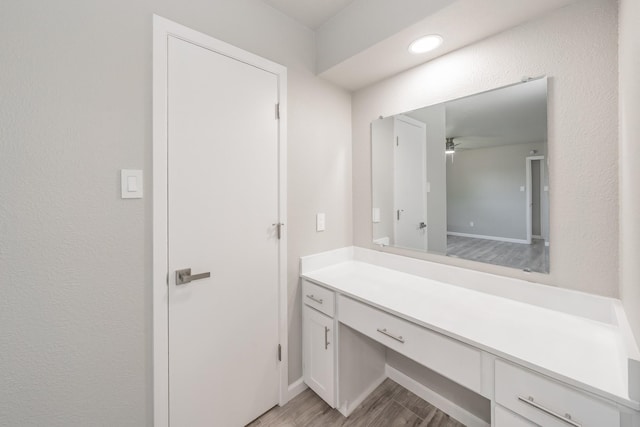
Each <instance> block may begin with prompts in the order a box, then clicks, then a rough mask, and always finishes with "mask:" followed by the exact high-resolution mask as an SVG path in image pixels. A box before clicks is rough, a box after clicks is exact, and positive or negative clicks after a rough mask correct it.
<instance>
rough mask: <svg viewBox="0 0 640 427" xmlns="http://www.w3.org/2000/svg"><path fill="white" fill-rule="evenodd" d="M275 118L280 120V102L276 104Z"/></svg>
mask: <svg viewBox="0 0 640 427" xmlns="http://www.w3.org/2000/svg"><path fill="white" fill-rule="evenodd" d="M276 120H280V104H276Z"/></svg>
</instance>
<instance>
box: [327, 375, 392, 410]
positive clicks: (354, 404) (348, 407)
mask: <svg viewBox="0 0 640 427" xmlns="http://www.w3.org/2000/svg"><path fill="white" fill-rule="evenodd" d="M385 370H386V369H385ZM385 374H386V372H385ZM386 379H387V376H386V375H383V376H381V377H380V378H378V379H377V380H376V381H374V382H373V384H371V386H369V387H368V388H367V389H366V390H365V391H363V392H362V393H361V394H360V396H358V397H357V398H355V399H354V400H352V401H351V402H347V403H346V405H342V406H340V407H339V408H338V411H340V413H341V414H342V415H344V416H345V417H348V416H349V415H351V413H352V412H353V410H354V409H356V408H357V407H358V406H360V404H361V403H362V402H364V400H365V399H366V398H367V397H369V395H370V394H371V393H372V392H373V390H375V389H376V388H378V386H379V385H380V384H382V383H383V382H384V380H386Z"/></svg>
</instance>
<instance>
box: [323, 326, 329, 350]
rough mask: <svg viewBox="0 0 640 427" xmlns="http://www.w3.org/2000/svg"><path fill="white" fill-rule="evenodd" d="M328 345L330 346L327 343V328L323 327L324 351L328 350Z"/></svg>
mask: <svg viewBox="0 0 640 427" xmlns="http://www.w3.org/2000/svg"><path fill="white" fill-rule="evenodd" d="M329 344H331V343H330V342H329V328H327V327H326V326H325V327H324V349H325V350H326V349H328V348H329Z"/></svg>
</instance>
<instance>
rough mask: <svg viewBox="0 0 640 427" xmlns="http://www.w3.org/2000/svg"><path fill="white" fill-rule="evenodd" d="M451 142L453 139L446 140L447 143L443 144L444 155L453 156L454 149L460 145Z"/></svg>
mask: <svg viewBox="0 0 640 427" xmlns="http://www.w3.org/2000/svg"><path fill="white" fill-rule="evenodd" d="M453 140H454V138H447V142H446V143H445V146H444V152H445V154H453V153H455V152H456V147H457V146H458V145H460V143H458V144H454V143H453Z"/></svg>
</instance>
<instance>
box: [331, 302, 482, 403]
mask: <svg viewBox="0 0 640 427" xmlns="http://www.w3.org/2000/svg"><path fill="white" fill-rule="evenodd" d="M338 320H339V321H340V322H342V323H344V324H345V325H347V326H349V327H351V328H353V329H355V330H356V331H358V332H361V333H363V334H364V335H366V336H368V337H370V338H373V339H374V340H376V341H378V342H380V343H382V344H384V345H385V346H387V347H389V348H391V349H393V350H395V351H397V352H398V353H401V354H403V355H405V356H407V357H408V358H410V359H413V360H415V361H416V362H418V363H420V364H422V365H424V366H426V367H428V368H429V369H432V370H434V371H436V372H438V373H440V374H442V375H444V376H445V377H447V378H449V379H451V380H453V381H455V382H457V383H458V384H461V385H463V386H465V387H467V388H468V389H470V390H473V391H475V392H478V393H479V392H480V391H481V386H482V360H481V359H482V355H481V352H480V351H479V350H477V349H474V348H472V347H470V346H468V345H466V344H463V343H461V342H459V341H456V340H453V339H451V338H448V337H445V336H444V335H441V334H438V333H436V332H433V331H430V330H428V329H426V328H423V327H421V326H418V325H416V324H414V323H411V322H408V321H406V320H404V319H400V318H398V317H395V316H393V315H390V314H388V313H385V312H383V311H381V310H378V309H376V308H373V307H371V306H369V305H366V304H363V303H360V302H358V301H354V300H352V299H350V298H347V297H344V296H342V295H339V296H338Z"/></svg>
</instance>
